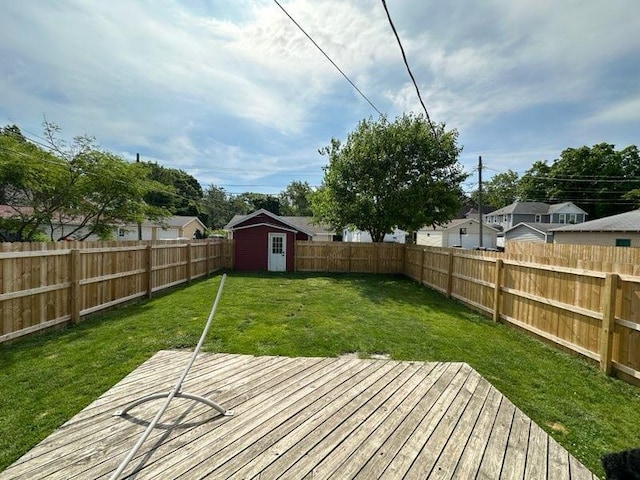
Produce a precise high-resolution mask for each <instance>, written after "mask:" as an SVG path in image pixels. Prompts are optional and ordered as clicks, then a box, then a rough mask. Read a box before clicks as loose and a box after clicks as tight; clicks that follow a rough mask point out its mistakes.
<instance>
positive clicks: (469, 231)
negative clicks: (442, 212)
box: [416, 218, 498, 248]
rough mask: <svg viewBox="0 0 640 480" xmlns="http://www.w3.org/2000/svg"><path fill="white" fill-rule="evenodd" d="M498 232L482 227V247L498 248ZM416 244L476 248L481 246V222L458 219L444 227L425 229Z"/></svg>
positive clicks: (418, 234)
mask: <svg viewBox="0 0 640 480" xmlns="http://www.w3.org/2000/svg"><path fill="white" fill-rule="evenodd" d="M497 235H498V230H497V229H496V228H493V227H492V226H489V225H487V224H483V225H482V246H483V247H484V248H496V246H497ZM416 244H417V245H425V246H430V247H461V248H476V247H479V246H480V222H479V221H478V220H476V219H475V218H456V219H454V220H451V221H450V222H449V223H446V224H444V225H436V226H434V227H423V228H421V229H420V230H418V232H417V233H416Z"/></svg>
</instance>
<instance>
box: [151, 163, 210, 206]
mask: <svg viewBox="0 0 640 480" xmlns="http://www.w3.org/2000/svg"><path fill="white" fill-rule="evenodd" d="M141 163H144V164H145V165H146V166H147V168H148V169H149V178H150V179H151V180H154V181H156V182H158V183H159V184H162V185H164V187H163V188H160V189H157V190H153V191H150V192H149V193H147V194H146V195H145V201H146V202H147V203H148V204H149V205H154V206H156V207H162V208H166V209H168V210H169V211H171V213H173V214H175V215H186V216H197V215H200V214H201V213H202V208H203V206H202V200H203V196H204V194H203V191H202V187H201V186H200V183H198V180H196V179H195V178H194V177H193V176H191V175H189V174H188V173H187V172H185V171H183V170H179V169H177V168H169V167H164V166H162V165H158V164H157V163H156V162H141ZM166 187H169V188H166Z"/></svg>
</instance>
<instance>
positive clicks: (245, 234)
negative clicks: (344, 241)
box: [225, 209, 313, 272]
mask: <svg viewBox="0 0 640 480" xmlns="http://www.w3.org/2000/svg"><path fill="white" fill-rule="evenodd" d="M225 230H228V231H229V232H230V237H231V238H233V239H234V241H235V267H234V269H235V270H250V271H265V270H268V271H270V272H292V271H293V270H294V258H295V255H294V254H295V247H296V240H311V239H312V237H313V232H312V231H311V230H309V229H306V228H304V227H301V226H300V225H295V224H294V223H292V222H289V221H287V220H286V219H284V218H282V217H280V216H278V215H275V214H273V213H271V212H269V211H268V210H264V209H260V210H258V211H256V212H254V213H251V214H249V215H236V216H235V217H233V218H232V219H231V221H230V222H229V223H228V224H227V226H226V227H225Z"/></svg>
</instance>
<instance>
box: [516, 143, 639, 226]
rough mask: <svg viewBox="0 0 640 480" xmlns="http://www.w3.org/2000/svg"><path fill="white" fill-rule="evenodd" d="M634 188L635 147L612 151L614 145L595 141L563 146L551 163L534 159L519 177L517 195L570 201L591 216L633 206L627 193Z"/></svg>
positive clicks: (636, 170) (636, 186) (636, 172)
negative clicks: (591, 143)
mask: <svg viewBox="0 0 640 480" xmlns="http://www.w3.org/2000/svg"><path fill="white" fill-rule="evenodd" d="M638 189H640V155H639V153H638V147H636V146H635V145H631V146H629V147H626V148H624V149H622V150H616V149H615V146H614V145H611V144H608V143H599V144H597V145H593V146H592V147H587V146H583V147H579V148H567V149H565V150H563V151H562V153H561V154H560V157H559V158H557V159H555V160H554V161H553V163H552V164H551V165H548V164H547V163H546V162H536V163H535V164H534V165H533V166H532V168H531V169H529V170H528V171H527V172H526V173H525V174H524V175H523V176H522V178H521V180H520V184H519V192H520V193H519V195H520V196H521V198H523V199H526V200H538V201H545V202H550V203H559V202H573V203H575V204H576V205H578V206H579V207H581V208H582V209H583V210H585V211H586V212H587V213H588V214H589V216H590V218H592V219H595V218H601V217H606V216H609V215H614V214H616V213H622V212H625V211H628V210H630V209H631V208H633V207H634V201H633V200H632V199H630V195H632V193H631V192H633V191H634V190H638Z"/></svg>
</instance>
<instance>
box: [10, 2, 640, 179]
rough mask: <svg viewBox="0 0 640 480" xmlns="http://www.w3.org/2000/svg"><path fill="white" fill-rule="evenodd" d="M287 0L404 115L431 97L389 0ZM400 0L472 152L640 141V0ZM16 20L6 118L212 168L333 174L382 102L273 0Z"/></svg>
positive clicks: (226, 173)
mask: <svg viewBox="0 0 640 480" xmlns="http://www.w3.org/2000/svg"><path fill="white" fill-rule="evenodd" d="M282 4H283V5H284V6H285V8H286V9H287V11H288V12H289V13H290V14H291V15H292V16H293V17H294V18H295V20H296V21H297V22H298V23H299V24H300V25H301V26H302V27H303V28H305V30H306V31H307V32H308V33H309V34H310V35H311V36H312V37H313V38H314V40H315V41H316V42H317V43H318V44H319V45H320V46H321V47H322V48H323V49H324V50H325V51H326V52H327V53H328V54H329V55H330V57H331V58H332V59H333V60H334V61H335V62H336V63H337V64H338V65H339V66H340V67H341V68H342V69H343V71H344V72H345V73H346V74H347V75H348V76H349V77H350V78H351V79H352V80H353V81H355V83H356V84H357V86H358V87H359V88H360V89H361V90H362V91H363V92H364V93H365V94H366V95H367V97H369V98H370V99H371V100H372V101H373V103H374V104H375V105H376V106H377V107H378V108H379V109H381V110H382V111H384V112H386V113H387V114H388V116H389V117H394V116H396V115H399V114H401V113H402V112H404V111H414V112H419V111H421V107H420V105H419V103H418V100H417V97H416V94H415V90H414V88H413V85H412V84H411V83H410V80H409V77H408V74H407V72H406V69H405V67H404V64H403V63H402V58H401V56H400V51H399V48H398V45H397V44H396V41H395V39H394V37H393V34H392V32H391V29H390V27H389V24H388V22H387V19H386V16H385V14H384V10H383V8H382V6H381V4H380V2H379V1H377V0H361V1H357V2H356V1H336V0H291V1H284V2H282ZM389 8H390V12H391V15H392V18H393V19H394V22H395V24H396V27H397V29H398V32H399V34H400V37H401V39H402V42H403V45H404V47H405V50H406V52H407V55H408V61H409V64H410V66H411V68H412V71H413V72H414V74H415V77H416V79H417V81H418V84H419V86H420V89H421V92H422V95H423V98H424V100H425V102H426V105H427V107H428V109H429V112H430V114H431V116H432V118H433V119H434V120H436V121H444V122H446V123H447V126H448V127H449V128H457V129H459V131H460V133H461V135H460V140H461V143H462V144H464V145H465V152H464V155H465V157H464V158H465V161H466V158H467V157H466V155H467V152H471V151H474V152H476V151H478V152H479V151H485V152H491V153H492V155H494V156H495V157H496V158H498V157H499V158H501V159H503V161H504V164H505V165H509V168H513V166H515V164H516V163H517V162H525V161H526V160H525V159H526V158H530V156H529V155H528V154H521V152H531V151H551V150H552V149H553V148H558V149H561V148H563V147H566V146H571V145H574V144H576V142H578V141H580V142H586V141H590V140H591V139H593V138H596V137H599V138H598V140H599V141H601V140H602V139H603V138H602V137H603V136H605V135H608V134H610V132H611V131H612V130H607V129H606V127H607V125H612V124H618V125H620V124H622V123H624V122H627V124H626V125H624V127H625V128H619V129H618V132H622V133H619V134H618V136H617V137H616V141H617V142H619V143H620V142H622V143H624V142H626V143H630V141H631V139H632V138H634V137H632V135H633V133H632V131H637V126H638V121H639V119H638V116H637V114H636V113H635V112H637V111H639V110H640V109H639V108H638V95H639V93H638V86H637V85H636V82H634V81H633V79H634V78H637V73H638V71H637V68H638V67H635V68H632V67H630V65H634V64H636V65H637V64H638V63H639V62H638V47H637V45H638V42H637V32H636V29H635V24H634V22H631V21H629V19H630V18H634V15H635V16H637V14H640V6H638V4H637V3H636V2H635V0H618V1H616V2H614V3H611V2H609V3H607V4H605V3H603V2H599V1H597V0H587V1H578V0H567V1H565V2H561V3H558V2H552V1H550V0H541V1H538V2H512V1H508V0H487V1H486V2H477V1H475V0H460V1H457V2H439V1H435V0H424V1H422V0H420V1H419V0H407V1H405V2H390V3H389ZM0 31H2V32H3V38H4V39H5V41H3V42H2V43H1V44H0V64H2V65H3V68H2V69H1V70H0V89H1V91H2V92H3V94H4V95H3V103H2V105H0V115H2V116H4V117H5V118H6V119H7V121H12V122H16V123H18V124H19V125H20V126H24V128H26V129H28V130H31V131H38V130H39V128H40V127H39V123H40V122H41V121H42V116H43V114H46V116H47V118H48V119H49V120H52V121H54V122H57V123H59V124H60V126H61V127H62V128H63V131H64V133H65V134H68V135H69V136H73V135H76V134H82V133H88V134H90V135H95V136H96V137H97V138H98V140H99V141H100V142H101V143H102V144H103V146H104V147H105V148H112V149H114V150H116V151H120V152H124V153H125V154H127V155H128V156H131V155H135V152H140V153H141V154H142V155H143V157H144V158H147V159H157V160H158V162H159V163H162V164H164V165H168V166H175V167H177V168H182V169H185V170H187V171H189V172H194V173H197V175H199V177H198V178H199V179H201V181H203V182H219V183H225V182H226V183H230V182H233V184H234V185H235V184H237V183H240V182H243V181H247V182H254V181H255V180H257V179H263V180H264V182H267V181H268V182H282V181H284V179H285V175H294V174H295V173H291V172H309V173H302V174H301V175H305V174H308V175H312V174H314V175H316V177H314V178H318V177H317V175H318V174H320V173H321V166H322V165H323V164H324V163H325V160H326V159H324V158H322V157H321V156H319V155H318V154H317V149H318V148H319V147H321V146H322V145H325V144H326V143H327V142H328V141H329V139H330V138H331V137H337V138H341V139H343V138H345V137H346V134H347V133H348V132H349V131H350V130H352V129H353V128H354V127H355V125H356V123H357V121H358V120H359V119H361V118H364V117H369V116H374V117H375V116H376V115H375V111H374V110H373V109H372V108H371V107H370V106H369V105H368V104H367V102H366V101H365V100H364V99H362V98H361V97H360V96H359V95H358V94H357V93H356V92H355V91H354V90H353V88H352V87H351V86H350V85H349V84H348V83H347V82H346V81H345V80H344V79H343V78H342V76H341V75H340V74H339V73H338V72H337V71H336V70H335V68H334V67H333V66H332V65H331V64H330V63H329V62H328V61H327V60H326V58H324V56H323V55H322V54H321V53H320V52H319V51H318V50H317V49H316V48H315V47H314V46H313V45H312V44H311V43H310V42H309V40H308V39H307V38H306V37H305V36H304V35H303V34H302V33H301V32H300V31H299V30H298V29H297V27H296V26H295V25H294V24H293V23H292V22H291V20H290V19H289V18H287V17H286V15H285V14H284V13H283V12H282V11H281V10H280V9H279V8H278V7H277V5H275V3H273V2H265V1H264V0H260V1H258V0H238V1H234V2H228V1H225V0H190V1H186V0H184V1H180V0H155V1H154V2H147V1H133V0H132V1H127V2H125V1H123V0H117V1H113V2H103V3H100V2H98V3H92V4H87V3H86V2H84V1H82V0H59V1H57V2H49V1H46V0H32V1H29V2H8V3H7V4H6V5H4V6H3V15H2V16H1V17H0ZM27 32H28V33H27ZM625 78H628V80H624V79H625ZM556 146H557V147H556ZM509 158H511V159H515V160H509ZM528 166H529V165H524V163H523V167H522V168H519V169H518V170H525V169H526V168H528ZM514 169H516V168H514ZM312 172H313V173H312ZM269 173H271V174H272V175H271V176H269V175H268V174H269ZM301 178H303V179H304V177H301ZM295 179H300V178H291V180H295ZM263 180H261V181H260V182H259V183H260V184H262V183H263ZM287 183H288V182H287Z"/></svg>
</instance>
